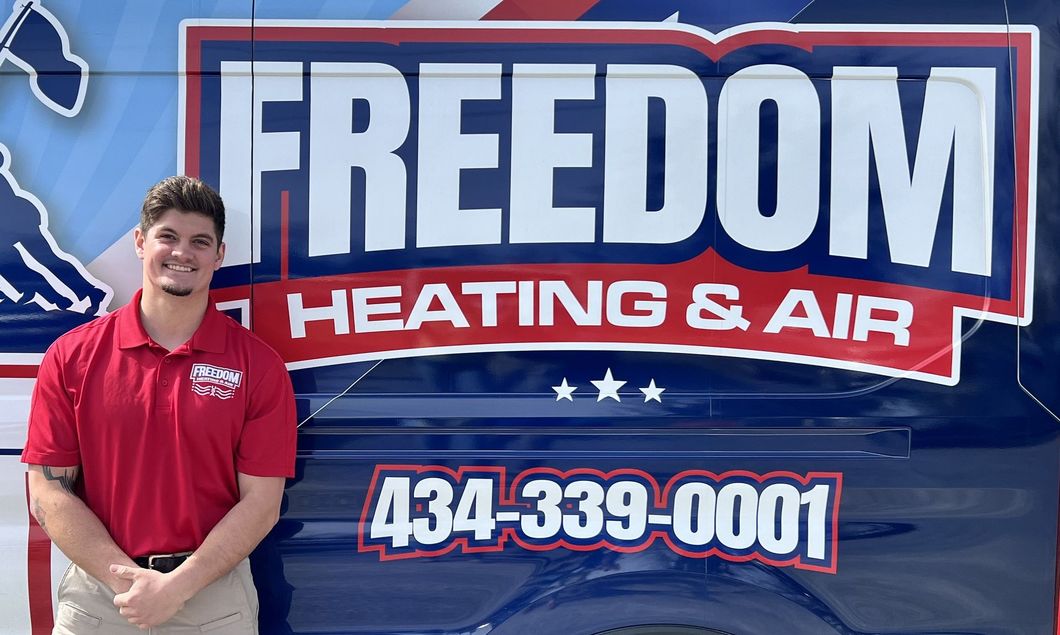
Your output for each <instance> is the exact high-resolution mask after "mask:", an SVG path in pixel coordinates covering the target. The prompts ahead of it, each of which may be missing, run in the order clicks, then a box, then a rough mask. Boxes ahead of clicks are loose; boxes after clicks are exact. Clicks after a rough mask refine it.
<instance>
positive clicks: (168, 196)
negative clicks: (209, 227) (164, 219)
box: [140, 176, 225, 245]
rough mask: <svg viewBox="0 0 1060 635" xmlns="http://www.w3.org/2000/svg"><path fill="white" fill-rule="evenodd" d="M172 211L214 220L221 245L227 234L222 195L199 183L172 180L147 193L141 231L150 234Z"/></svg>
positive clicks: (142, 211)
mask: <svg viewBox="0 0 1060 635" xmlns="http://www.w3.org/2000/svg"><path fill="white" fill-rule="evenodd" d="M171 209H175V210H178V211H181V212H190V213H194V214H202V215H203V216H208V217H210V218H211V219H213V226H214V230H215V231H216V233H217V241H218V245H220V242H221V240H222V239H223V238H224V234H225V204H224V201H222V200H221V195H220V194H218V193H217V191H216V190H214V189H213V188H212V187H210V186H209V185H207V184H206V183H203V182H202V181H200V180H199V179H196V178H192V177H190V176H171V177H169V178H165V179H162V180H161V181H159V182H158V183H156V184H155V185H154V187H152V188H151V189H149V190H147V196H145V197H144V205H143V207H142V208H141V209H140V231H141V232H144V233H145V234H146V233H147V230H148V229H151V226H152V225H154V224H155V223H157V222H158V217H159V216H161V215H162V214H165V213H166V212H168V211H169V210H171Z"/></svg>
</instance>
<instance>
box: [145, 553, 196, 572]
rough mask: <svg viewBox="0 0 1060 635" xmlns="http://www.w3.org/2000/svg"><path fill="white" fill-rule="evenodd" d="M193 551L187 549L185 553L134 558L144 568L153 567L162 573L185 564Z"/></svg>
mask: <svg viewBox="0 0 1060 635" xmlns="http://www.w3.org/2000/svg"><path fill="white" fill-rule="evenodd" d="M191 553H192V552H190V551H185V552H184V553H164V554H161V555H157V556H141V557H139V558H133V562H135V563H136V564H138V565H139V566H140V567H141V568H143V569H151V570H153V571H158V572H160V573H169V572H170V571H172V570H174V569H176V568H177V567H179V566H180V565H182V564H184V561H185V560H187V559H188V556H190V555H191Z"/></svg>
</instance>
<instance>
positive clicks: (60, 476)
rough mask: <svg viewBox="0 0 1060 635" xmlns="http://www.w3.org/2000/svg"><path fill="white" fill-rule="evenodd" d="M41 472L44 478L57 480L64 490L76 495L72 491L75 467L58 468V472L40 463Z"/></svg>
mask: <svg viewBox="0 0 1060 635" xmlns="http://www.w3.org/2000/svg"><path fill="white" fill-rule="evenodd" d="M41 472H43V474H44V478H46V479H48V480H49V481H59V485H60V486H62V488H63V489H64V490H66V491H67V492H69V493H71V494H73V495H74V496H77V494H76V493H75V492H74V482H75V481H77V468H73V469H65V470H59V472H58V473H56V472H53V471H52V468H50V467H48V466H47V465H42V466H41ZM42 524H43V523H42Z"/></svg>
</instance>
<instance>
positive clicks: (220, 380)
mask: <svg viewBox="0 0 1060 635" xmlns="http://www.w3.org/2000/svg"><path fill="white" fill-rule="evenodd" d="M241 383H243V371H241V370H232V369H231V368H222V367H220V366H212V365H210V364H193V365H192V367H191V389H192V391H193V392H194V393H195V394H197V395H203V396H206V395H212V396H214V397H217V398H218V399H231V398H232V397H234V396H235V394H236V388H239V385H240V384H241Z"/></svg>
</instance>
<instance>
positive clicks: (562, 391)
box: [552, 377, 578, 401]
mask: <svg viewBox="0 0 1060 635" xmlns="http://www.w3.org/2000/svg"><path fill="white" fill-rule="evenodd" d="M552 390H555V391H556V401H559V400H560V399H566V400H567V401H574V396H573V394H572V393H574V391H575V390H578V387H577V386H568V385H567V378H566V377H564V378H563V383H561V384H560V385H558V386H553V387H552Z"/></svg>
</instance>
